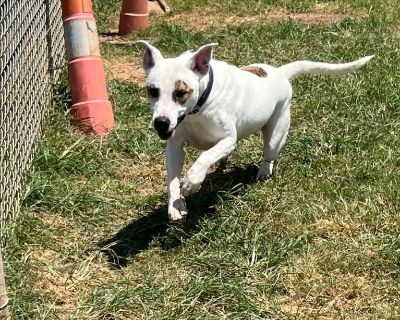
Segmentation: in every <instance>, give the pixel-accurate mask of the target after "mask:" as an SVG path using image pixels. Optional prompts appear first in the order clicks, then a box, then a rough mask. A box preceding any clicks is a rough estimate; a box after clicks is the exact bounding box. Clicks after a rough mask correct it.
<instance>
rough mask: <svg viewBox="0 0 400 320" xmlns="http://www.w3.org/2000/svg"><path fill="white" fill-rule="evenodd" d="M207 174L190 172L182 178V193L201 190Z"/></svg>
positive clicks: (185, 194) (186, 193)
mask: <svg viewBox="0 0 400 320" xmlns="http://www.w3.org/2000/svg"><path fill="white" fill-rule="evenodd" d="M204 178H205V176H203V175H193V174H188V175H187V176H185V177H184V178H182V179H181V194H182V195H184V196H187V195H189V194H191V193H195V192H197V191H199V189H200V187H201V183H202V182H203V180H204Z"/></svg>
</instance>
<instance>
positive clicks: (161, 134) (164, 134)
mask: <svg viewBox="0 0 400 320" xmlns="http://www.w3.org/2000/svg"><path fill="white" fill-rule="evenodd" d="M174 131H175V129H174V130H171V131H167V132H160V131H157V134H158V136H159V137H160V139H162V140H168V139H169V138H170V137H171V136H172V134H173V133H174Z"/></svg>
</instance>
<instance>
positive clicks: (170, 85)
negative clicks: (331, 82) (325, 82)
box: [138, 40, 373, 221]
mask: <svg viewBox="0 0 400 320" xmlns="http://www.w3.org/2000/svg"><path fill="white" fill-rule="evenodd" d="M138 43H141V44H144V45H145V46H146V51H145V53H144V57H143V68H144V70H145V73H146V75H147V81H146V88H147V93H148V97H149V101H150V106H151V110H152V113H153V117H152V124H153V126H154V128H155V130H156V131H157V133H158V135H159V137H160V138H161V139H163V140H167V147H166V158H167V159H166V163H167V173H168V215H169V218H170V220H172V221H174V220H180V219H182V218H183V217H184V216H186V214H187V213H188V210H187V208H186V204H185V199H184V197H185V196H187V195H188V194H190V193H193V192H196V191H198V190H199V188H200V185H201V183H202V182H203V180H204V178H205V176H206V174H207V170H208V169H209V168H210V166H211V165H213V164H214V163H216V162H217V161H219V160H220V159H222V158H225V157H227V156H228V155H229V154H230V153H231V152H232V151H233V150H234V149H235V146H236V142H237V141H238V140H239V139H242V138H244V137H247V136H248V135H250V134H251V133H254V132H255V131H257V130H261V131H262V134H263V138H264V159H263V162H262V164H261V166H260V168H259V170H258V173H257V176H256V179H258V180H262V179H266V178H268V177H269V176H270V175H271V174H272V168H273V164H274V160H276V159H277V157H278V154H279V152H280V150H281V149H282V147H283V145H284V143H285V141H286V137H287V134H288V130H289V125H290V104H291V99H292V87H291V85H290V82H289V80H291V79H293V78H294V77H296V76H298V75H301V74H332V75H337V74H345V73H349V72H353V71H355V70H357V69H359V68H361V67H362V66H364V65H365V64H366V63H367V62H368V61H369V60H370V59H371V58H372V57H373V56H367V57H364V58H361V59H359V60H357V61H354V62H350V63H343V64H330V63H322V62H311V61H296V62H292V63H289V64H286V65H283V66H281V67H273V66H270V65H268V64H253V65H250V66H247V67H245V68H243V69H240V68H238V67H236V66H233V65H230V64H228V63H226V62H223V61H218V60H214V59H212V54H213V48H214V47H215V46H216V45H217V44H216V43H211V44H207V45H205V46H202V47H201V48H199V49H198V50H197V51H195V52H192V51H187V52H185V53H183V54H182V55H180V56H178V57H175V58H164V57H163V56H162V54H161V52H160V51H159V50H158V49H157V48H156V47H154V46H153V45H151V44H149V43H148V42H146V41H142V40H140V41H138ZM185 143H189V144H190V145H192V146H194V147H196V148H198V149H200V150H203V152H202V153H201V154H200V156H199V157H198V159H197V160H196V161H195V162H194V163H193V165H192V166H191V168H190V169H189V171H188V172H187V174H186V176H185V177H183V178H182V179H180V177H181V172H182V167H183V162H184V150H183V146H184V144H185Z"/></svg>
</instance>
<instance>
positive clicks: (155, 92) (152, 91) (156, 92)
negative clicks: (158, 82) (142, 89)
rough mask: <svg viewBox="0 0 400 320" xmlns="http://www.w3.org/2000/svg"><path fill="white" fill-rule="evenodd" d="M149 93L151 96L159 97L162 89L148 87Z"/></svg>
mask: <svg viewBox="0 0 400 320" xmlns="http://www.w3.org/2000/svg"><path fill="white" fill-rule="evenodd" d="M147 94H148V95H149V97H150V98H153V99H158V97H159V96H160V89H158V88H154V87H147Z"/></svg>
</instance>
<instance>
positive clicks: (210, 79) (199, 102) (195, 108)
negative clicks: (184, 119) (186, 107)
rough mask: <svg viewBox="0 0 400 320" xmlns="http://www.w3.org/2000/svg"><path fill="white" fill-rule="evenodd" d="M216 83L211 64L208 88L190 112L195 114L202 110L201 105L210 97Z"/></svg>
mask: <svg viewBox="0 0 400 320" xmlns="http://www.w3.org/2000/svg"><path fill="white" fill-rule="evenodd" d="M213 84H214V72H213V69H212V68H211V65H210V66H209V68H208V83H207V88H206V90H204V92H203V94H202V95H201V97H200V98H199V100H197V103H196V105H195V106H194V107H193V109H192V111H190V112H189V113H188V114H189V115H190V114H195V113H197V112H199V111H200V109H201V107H202V106H203V105H204V104H205V103H206V101H207V99H208V97H209V96H210V93H211V90H212V87H213Z"/></svg>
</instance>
